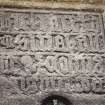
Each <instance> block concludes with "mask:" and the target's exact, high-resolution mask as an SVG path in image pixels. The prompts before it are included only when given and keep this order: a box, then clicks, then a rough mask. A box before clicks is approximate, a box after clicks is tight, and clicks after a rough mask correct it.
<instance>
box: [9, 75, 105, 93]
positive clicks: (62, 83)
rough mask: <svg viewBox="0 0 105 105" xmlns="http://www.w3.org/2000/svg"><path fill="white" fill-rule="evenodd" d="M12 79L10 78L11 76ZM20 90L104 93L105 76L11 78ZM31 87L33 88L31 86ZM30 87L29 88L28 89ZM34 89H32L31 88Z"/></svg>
mask: <svg viewBox="0 0 105 105" xmlns="http://www.w3.org/2000/svg"><path fill="white" fill-rule="evenodd" d="M42 78H43V79H42ZM11 79H12V78H11ZM13 79H14V80H12V81H14V83H15V84H16V85H17V86H18V87H19V88H20V89H21V90H22V91H26V92H29V91H31V92H32V91H34V92H37V91H40V90H41V91H43V90H46V89H58V88H59V89H63V90H64V89H67V90H69V92H70V91H72V92H85V93H88V92H94V93H105V78H101V79H98V78H95V77H93V78H91V77H82V76H81V77H75V78H70V77H37V78H33V77H27V78H13ZM32 87H33V88H32ZM30 89H31V90H30ZM33 89H34V90H33Z"/></svg>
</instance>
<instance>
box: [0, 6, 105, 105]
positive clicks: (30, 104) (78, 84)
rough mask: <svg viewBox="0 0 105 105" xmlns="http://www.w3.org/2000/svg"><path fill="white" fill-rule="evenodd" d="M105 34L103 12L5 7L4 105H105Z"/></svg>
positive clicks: (1, 47) (0, 84) (1, 21)
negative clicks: (67, 103) (48, 98)
mask: <svg viewBox="0 0 105 105" xmlns="http://www.w3.org/2000/svg"><path fill="white" fill-rule="evenodd" d="M104 35H105V34H104V25H103V14H102V13H99V12H92V11H91V12H88V11H76V10H75V11H73V10H69V11H63V10H62V11H60V10H49V11H48V10H24V9H2V8H1V9H0V105H35V104H38V105H43V102H42V101H43V100H44V98H43V96H44V97H45V98H46V97H48V96H49V95H59V96H64V97H67V99H68V100H70V102H71V104H70V105H81V104H84V105H104V102H105V36H104ZM90 97H91V98H90ZM50 99H51V101H48V103H46V104H48V105H50V104H51V105H52V104H54V105H59V104H65V105H66V103H65V102H63V103H62V101H60V100H61V98H58V97H57V99H55V98H53V97H51V98H50ZM90 100H91V101H90ZM96 102H97V103H96ZM58 103H59V104H58Z"/></svg>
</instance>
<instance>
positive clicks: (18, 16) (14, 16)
mask: <svg viewBox="0 0 105 105" xmlns="http://www.w3.org/2000/svg"><path fill="white" fill-rule="evenodd" d="M100 16H101V15H99V14H98V13H96V14H91V13H90V14H86V13H80V14H78V13H75V14H74V13H71V14H68V15H65V14H63V15H56V14H34V13H12V12H4V13H1V14H0V30H1V31H20V30H22V31H49V30H51V31H64V32H71V31H73V32H74V33H75V32H77V33H78V32H81V31H87V30H88V31H95V32H100V31H101V28H102V27H101V25H100V24H101V18H100Z"/></svg>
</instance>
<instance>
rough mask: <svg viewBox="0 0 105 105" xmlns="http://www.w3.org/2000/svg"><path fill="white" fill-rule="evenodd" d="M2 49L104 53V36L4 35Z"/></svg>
mask: <svg viewBox="0 0 105 105" xmlns="http://www.w3.org/2000/svg"><path fill="white" fill-rule="evenodd" d="M0 46H1V48H6V49H14V48H15V49H16V50H20V51H63V52H64V51H65V52H74V51H76V52H78V51H97V52H98V51H103V50H104V47H105V45H104V36H103V35H96V34H94V33H91V32H90V33H88V34H86V35H82V36H80V35H39V34H38V35H21V34H20V35H16V36H15V37H13V36H11V35H3V36H1V37H0Z"/></svg>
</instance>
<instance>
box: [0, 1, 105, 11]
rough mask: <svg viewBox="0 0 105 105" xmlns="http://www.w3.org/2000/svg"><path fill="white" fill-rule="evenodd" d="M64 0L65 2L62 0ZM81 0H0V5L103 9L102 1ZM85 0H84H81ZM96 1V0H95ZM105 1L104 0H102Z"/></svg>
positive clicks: (104, 8) (104, 6) (11, 6)
mask: <svg viewBox="0 0 105 105" xmlns="http://www.w3.org/2000/svg"><path fill="white" fill-rule="evenodd" d="M64 1H65V2H64ZM79 1H81V0H56V1H54V0H52V1H51V0H48V1H47V0H40V1H38V0H30V1H29V0H21V1H20V0H17V1H16V0H3V1H2V0H0V7H10V8H46V9H71V8H74V9H102V10H105V5H104V3H102V2H100V3H98V4H97V3H92V4H91V3H86V2H79ZM82 1H86V0H82ZM97 1H98V0H97ZM104 1H105V0H104Z"/></svg>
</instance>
